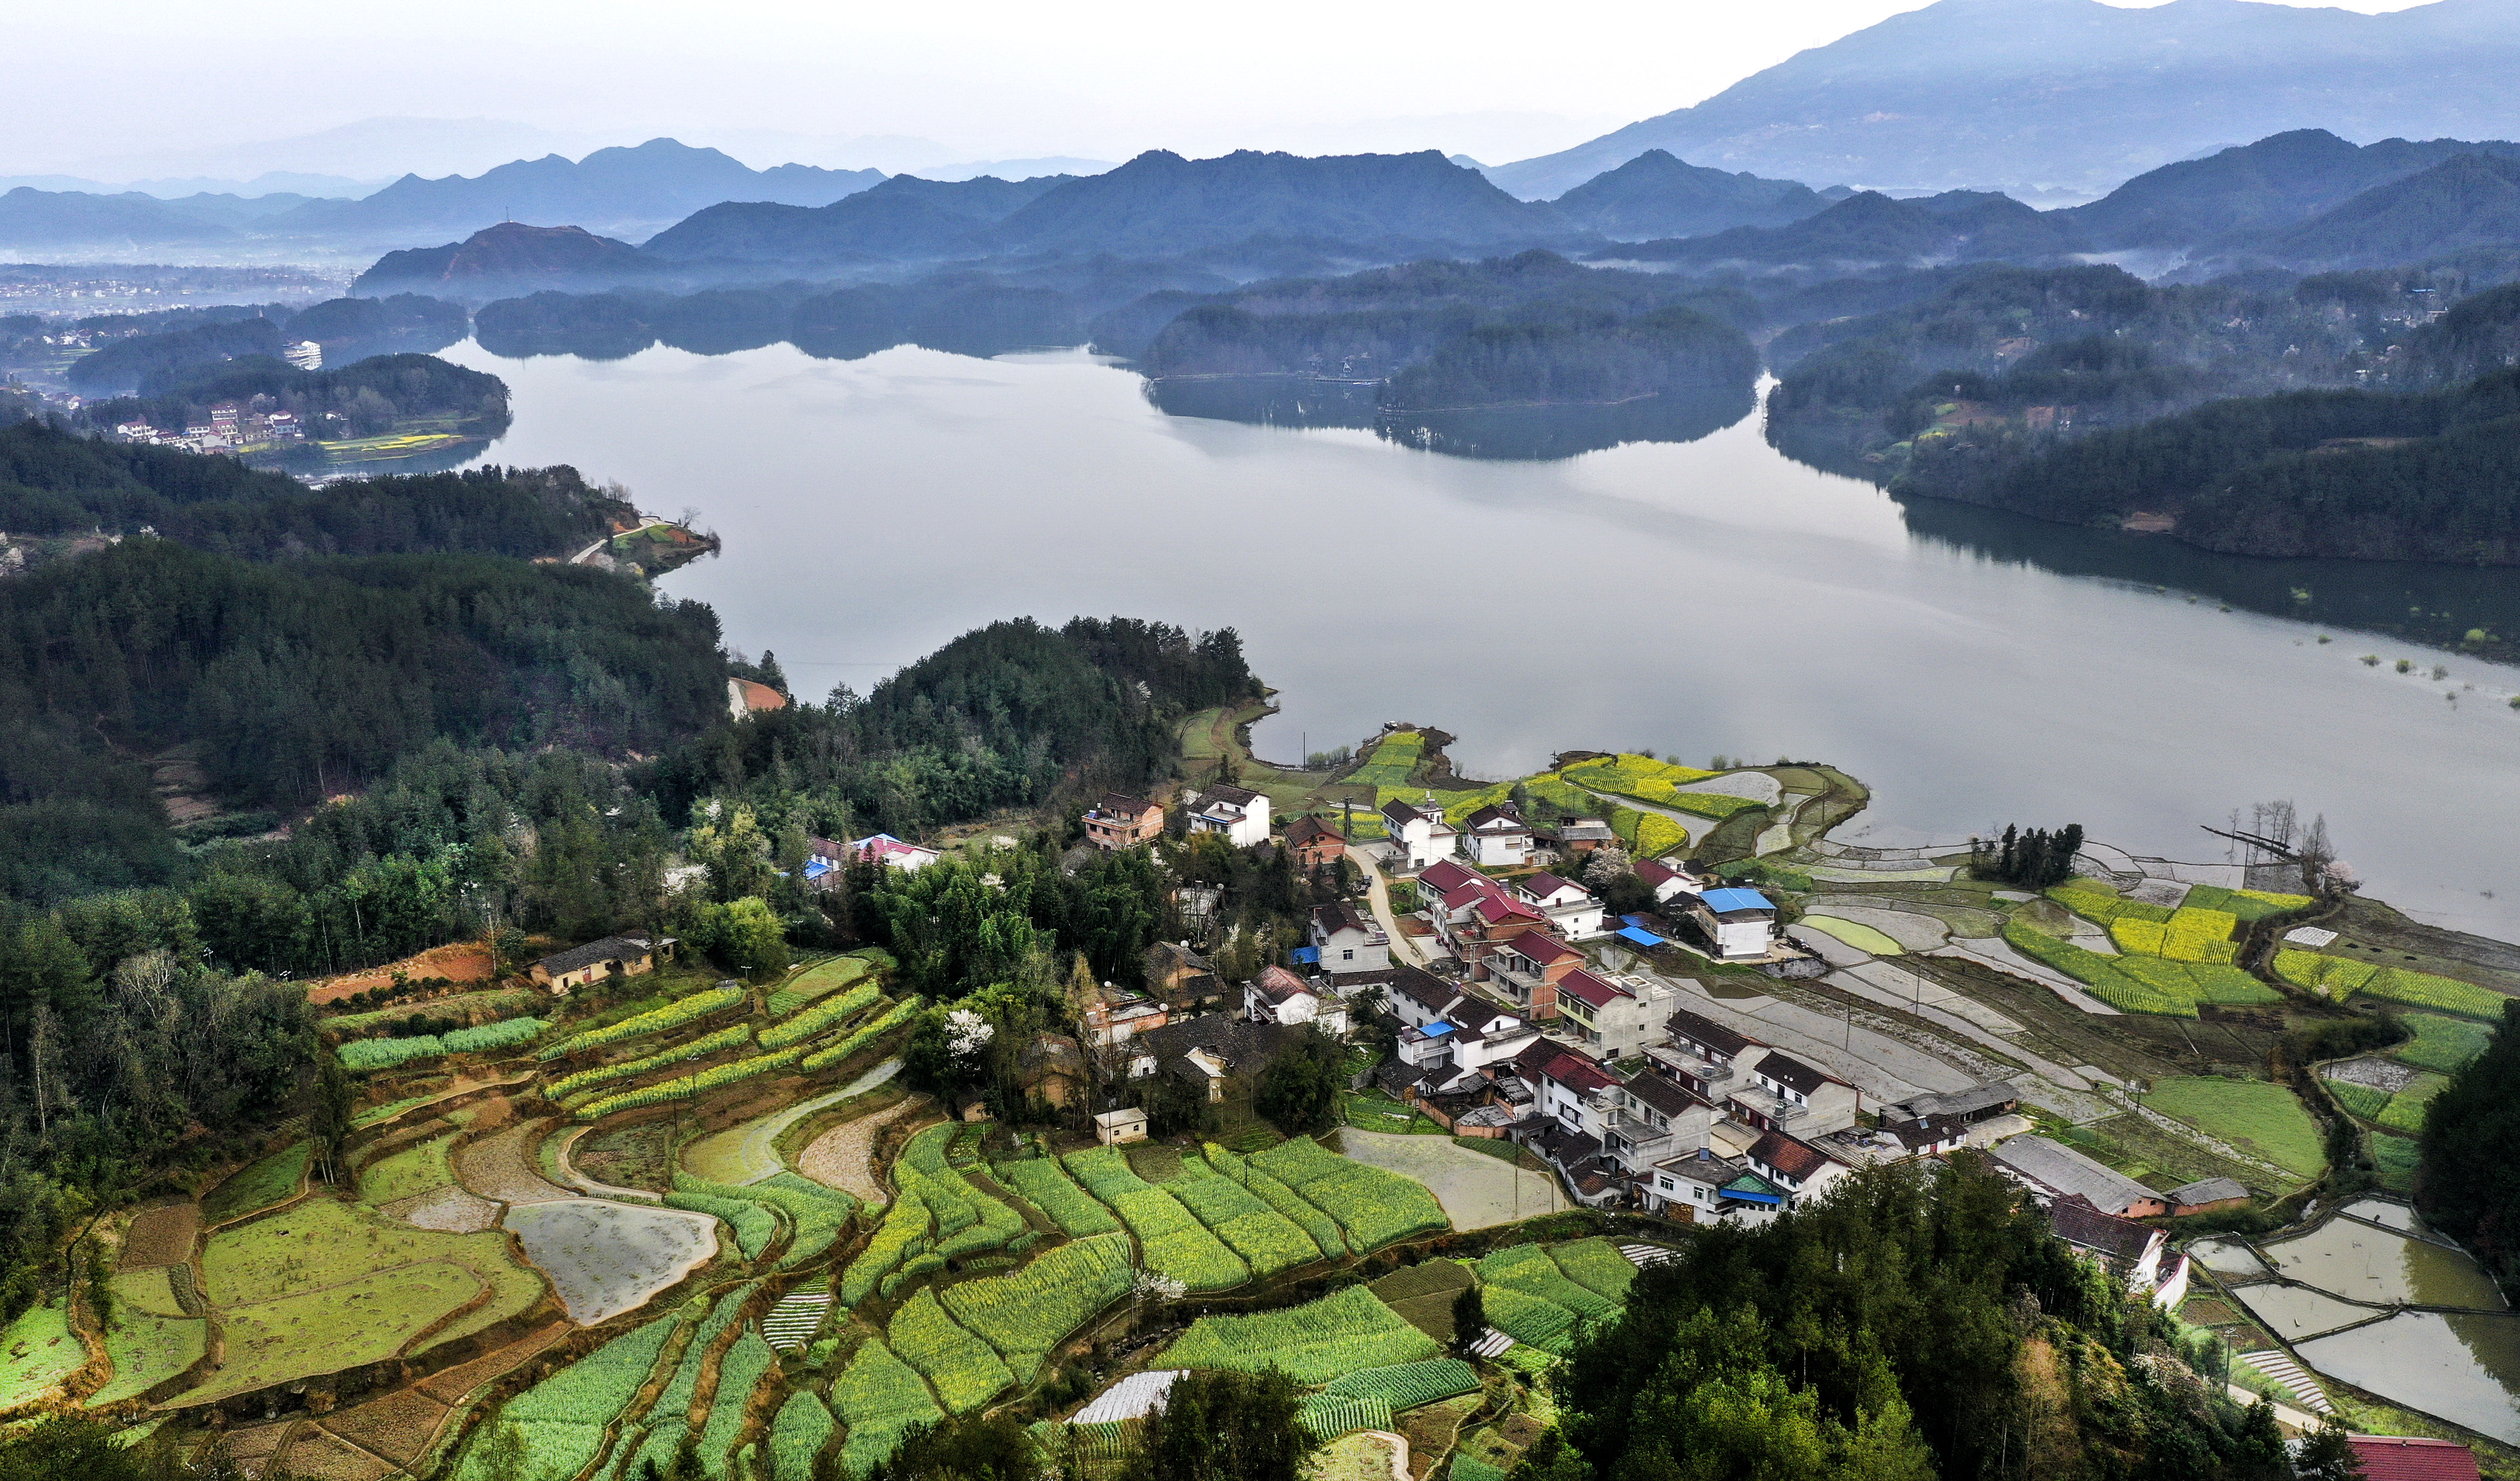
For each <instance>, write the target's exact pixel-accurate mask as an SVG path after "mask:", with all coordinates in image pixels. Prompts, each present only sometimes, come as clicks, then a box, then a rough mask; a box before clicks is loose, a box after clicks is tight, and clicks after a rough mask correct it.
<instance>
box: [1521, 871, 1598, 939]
mask: <svg viewBox="0 0 2520 1481" xmlns="http://www.w3.org/2000/svg"><path fill="white" fill-rule="evenodd" d="M1513 893H1514V897H1515V898H1516V899H1519V900H1520V901H1522V902H1523V903H1524V904H1525V905H1528V906H1530V907H1531V908H1532V909H1534V910H1536V911H1538V912H1540V913H1541V915H1543V916H1545V917H1547V918H1548V920H1549V928H1550V929H1551V930H1553V931H1555V932H1557V934H1559V935H1561V936H1563V937H1565V938H1566V939H1567V940H1569V941H1584V940H1589V939H1591V938H1592V937H1595V936H1598V935H1600V934H1602V932H1603V930H1604V928H1605V927H1604V926H1603V924H1602V908H1601V902H1600V901H1598V900H1596V899H1594V898H1593V892H1592V891H1591V890H1588V889H1586V888H1585V887H1584V886H1582V885H1580V884H1577V883H1576V882H1575V881H1573V880H1572V879H1562V878H1559V877H1558V876H1557V875H1553V874H1551V873H1550V872H1549V871H1547V870H1542V871H1541V872H1540V873H1539V874H1536V875H1530V876H1529V877H1527V878H1524V879H1521V880H1518V881H1516V883H1515V884H1514V886H1513Z"/></svg>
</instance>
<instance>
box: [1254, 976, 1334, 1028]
mask: <svg viewBox="0 0 2520 1481" xmlns="http://www.w3.org/2000/svg"><path fill="white" fill-rule="evenodd" d="M1242 1012H1243V1016H1245V1017H1247V1018H1249V1019H1250V1020H1251V1021H1252V1022H1254V1023H1283V1024H1287V1025H1290V1026H1291V1025H1294V1024H1300V1023H1310V1024H1312V1025H1314V1026H1315V1027H1317V1028H1319V1029H1320V1030H1321V1031H1322V1032H1323V1033H1326V1034H1328V1035H1330V1036H1331V1037H1332V1038H1344V1037H1345V1036H1346V1034H1347V1005H1346V1004H1344V1003H1341V1002H1340V1001H1339V1000H1338V999H1336V998H1330V997H1325V996H1324V995H1322V994H1320V993H1316V992H1314V991H1313V989H1312V988H1311V986H1310V985H1308V984H1307V983H1306V982H1305V981H1304V979H1303V978H1301V977H1298V976H1296V975H1295V974H1294V973H1293V972H1290V971H1288V970H1286V969H1285V968H1284V967H1283V966H1265V967H1262V968H1261V969H1260V975H1259V976H1257V977H1254V978H1252V979H1251V980H1250V981H1249V982H1247V983H1244V984H1243V987H1242Z"/></svg>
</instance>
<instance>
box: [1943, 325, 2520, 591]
mask: <svg viewBox="0 0 2520 1481" xmlns="http://www.w3.org/2000/svg"><path fill="white" fill-rule="evenodd" d="M1894 487H1895V488H1898V489H1901V490H1904V491H1909V492H1914V493H1921V494H1932V495H1938V496H1941V497H1946V498H1956V499H1964V500H1967V501H1969V502H1971V503H1977V504H1988V505H1993V506H1995V507H1996V508H1999V509H2009V510H2015V511H2018V512H2020V513H2022V514H2028V515H2036V516H2040V517H2042V518H2047V519H2061V520H2066V521H2069V522H2072V523H2078V524H2079V523H2116V522H2118V521H2120V520H2122V519H2125V518H2127V517H2129V516H2133V515H2136V514H2138V513H2147V514H2155V515H2163V516H2169V517H2170V518H2171V519H2172V520H2173V521H2174V523H2173V525H2172V530H2173V532H2174V533H2175V534H2176V535H2177V536H2178V537H2179V538H2180V539H2182V540H2185V541H2187V542H2189V543H2191V544H2195V545H2201V546H2204V547H2206V548H2207V549H2209V550H2218V551H2228V552H2231V553H2233V554H2237V555H2249V556H2327V557H2342V558H2347V559H2355V560H2373V561H2454V562H2457V563H2459V564H2474V565H2520V370H2507V371H2500V372H2497V373H2496V374H2494V375H2491V376H2487V377H2485V378H2484V379H2482V380H2480V381H2475V382H2474V383H2472V384H2470V385H2467V386H2464V387H2461V388H2458V389H2456V390H2449V391H2435V392H2429V393H2425V394H2419V395H2391V394H2387V393H2383V392H2374V391H2302V392H2296V393H2294V394H2291V395H2284V396H2268V397H2251V398H2240V399H2235V400H2228V401H2219V402H2216V403H2214V404H2212V405H2210V406H2205V407H2201V408H2199V409H2197V410H2195V411H2192V412H2188V413H2185V414H2184V415H2182V416H2178V417H2172V418H2169V419H2167V420H2165V421H2160V422H2155V423H2153V424H2150V425H2149V426H2139V427H2134V428H2130V429H2127V430H2124V431H2114V432H2104V433H2100V434H2097V435H2094V436H2092V437H2087V438H2084V439H2082V440H2080V441H2077V442H2069V443H2065V444H2063V445H2061V446H2057V447H2054V448H2052V449H2050V450H2048V451H2047V452H2045V453H2043V454H2040V455H2038V456H2035V457H2032V458H2030V459H2028V460H2027V461H2023V462H2020V463H2017V464H2012V465H2009V466H2001V467H1999V468H1998V469H1997V470H1996V471H1992V472H1991V471H1989V460H1988V459H1986V458H1985V457H1983V456H1981V455H1980V454H1978V453H1977V452H1975V451H1974V450H1972V448H1971V447H1970V446H1969V445H1968V439H1967V438H1965V437H1960V438H1938V439H1934V441H1932V442H1931V443H1927V444H1924V445H1923V446H1920V448H1919V456H1917V457H1916V458H1915V459H1914V460H1913V462H1912V463H1911V464H1910V467H1909V471H1908V473H1907V475H1906V477H1905V478H1903V479H1902V480H1901V481H1900V482H1899V483H1898V484H1897V485H1894Z"/></svg>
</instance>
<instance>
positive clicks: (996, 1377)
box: [884, 1289, 1014, 1414]
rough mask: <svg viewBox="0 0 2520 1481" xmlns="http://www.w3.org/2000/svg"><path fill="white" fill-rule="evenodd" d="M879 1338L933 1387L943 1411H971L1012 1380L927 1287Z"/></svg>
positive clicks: (1003, 1366) (991, 1352) (895, 1315)
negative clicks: (946, 1310) (889, 1345)
mask: <svg viewBox="0 0 2520 1481" xmlns="http://www.w3.org/2000/svg"><path fill="white" fill-rule="evenodd" d="M884 1340H886V1341H887V1342H889V1343H891V1344H892V1350H893V1351H894V1352H895V1353H897V1354H899V1355H900V1357H901V1359H902V1361H904V1362H906V1363H908V1364H909V1365H910V1366H911V1367H913V1368H915V1369H919V1370H920V1371H921V1372H922V1373H923V1374H925V1375H926V1377H927V1381H928V1382H930V1383H933V1384H935V1385H936V1397H937V1398H938V1399H939V1400H940V1401H941V1402H942V1403H943V1404H944V1406H945V1410H946V1412H947V1413H949V1414H961V1413H963V1412H964V1411H965V1410H969V1409H977V1408H978V1407H979V1406H980V1405H982V1404H984V1403H986V1402H987V1401H988V1400H989V1398H990V1397H991V1396H992V1395H995V1394H996V1393H998V1392H999V1391H1000V1390H1002V1389H1005V1388H1008V1387H1010V1386H1012V1384H1013V1382H1014V1375H1013V1374H1012V1373H1011V1372H1009V1371H1008V1370H1007V1366H1006V1364H1005V1363H1003V1362H1001V1361H1000V1360H999V1358H998V1355H997V1353H996V1352H995V1351H994V1350H992V1349H991V1348H990V1346H989V1344H988V1343H986V1342H983V1341H981V1340H980V1339H979V1338H978V1337H975V1336H973V1335H972V1334H971V1333H970V1332H969V1331H968V1330H967V1329H966V1328H964V1327H963V1326H962V1324H959V1323H957V1322H956V1321H955V1320H954V1319H953V1318H952V1317H949V1316H947V1315H946V1314H945V1308H944V1307H942V1306H940V1305H938V1304H937V1301H936V1293H935V1291H933V1290H929V1289H922V1290H921V1291H920V1292H919V1294H918V1295H916V1296H913V1297H911V1298H910V1300H909V1301H908V1302H907V1303H905V1304H904V1305H903V1306H902V1308H901V1310H899V1311H897V1312H895V1313H893V1317H892V1323H891V1324H890V1325H889V1326H887V1327H886V1328H885V1329H884Z"/></svg>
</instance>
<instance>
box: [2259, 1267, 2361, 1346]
mask: <svg viewBox="0 0 2520 1481" xmlns="http://www.w3.org/2000/svg"><path fill="white" fill-rule="evenodd" d="M2231 1294H2233V1295H2235V1296H2237V1297H2239V1298H2240V1304H2241V1305H2242V1306H2245V1307H2247V1308H2248V1309H2249V1315H2250V1316H2253V1317H2255V1318H2257V1319H2258V1320H2259V1321H2260V1322H2263V1323H2265V1324H2267V1327H2268V1328H2269V1329H2270V1330H2272V1331H2273V1332H2275V1333H2277V1334H2279V1335H2281V1336H2282V1337H2284V1338H2285V1339H2286V1340H2287V1341H2298V1340H2299V1339H2301V1338H2303V1337H2307V1336H2311V1335H2313V1334H2314V1333H2317V1332H2332V1331H2334V1330H2336V1329H2337V1328H2338V1327H2340V1326H2350V1325H2352V1324H2354V1323H2357V1322H2368V1321H2370V1320H2371V1319H2372V1318H2373V1317H2376V1316H2379V1315H2380V1313H2378V1312H2376V1311H2373V1310H2372V1309H2371V1308H2369V1307H2367V1306H2356V1305H2354V1304H2353V1303H2352V1302H2348V1301H2339V1300H2337V1299H2336V1298H2335V1297H2334V1296H2329V1295H2322V1294H2320V1293H2319V1292H2318V1291H2315V1290H2312V1289H2311V1288H2310V1287H2309V1286H2307V1285H2277V1284H2275V1283H2273V1281H2269V1282H2268V1283H2266V1284H2264V1285H2244V1286H2241V1287H2240V1288H2239V1289H2238V1290H2235V1291H2233V1292H2232V1293H2231Z"/></svg>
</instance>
